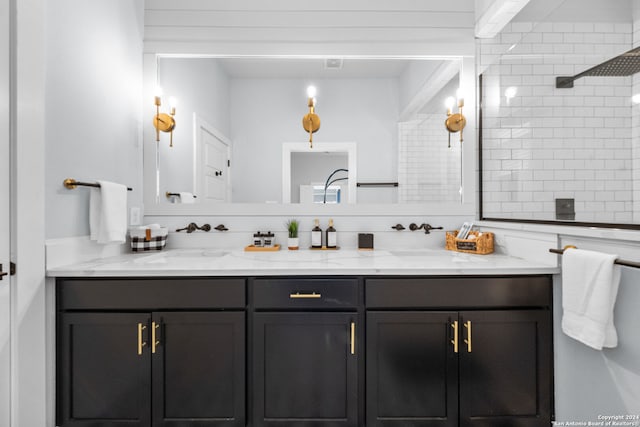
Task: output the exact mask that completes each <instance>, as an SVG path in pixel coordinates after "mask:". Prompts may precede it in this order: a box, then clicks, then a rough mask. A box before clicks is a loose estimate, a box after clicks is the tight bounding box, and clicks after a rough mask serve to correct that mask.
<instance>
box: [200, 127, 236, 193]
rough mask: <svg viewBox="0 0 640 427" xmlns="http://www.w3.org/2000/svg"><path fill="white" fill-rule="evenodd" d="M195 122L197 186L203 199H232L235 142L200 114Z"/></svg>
mask: <svg viewBox="0 0 640 427" xmlns="http://www.w3.org/2000/svg"><path fill="white" fill-rule="evenodd" d="M194 122H195V132H194V135H195V144H194V147H195V159H194V165H195V168H194V172H195V176H194V181H195V182H194V187H195V191H196V196H197V197H198V199H199V200H201V201H213V202H218V203H223V202H229V201H231V179H230V178H231V177H230V176H229V175H230V174H229V171H230V161H231V141H229V140H228V139H227V138H226V137H225V136H224V135H222V134H221V133H220V132H219V131H218V130H217V129H215V128H214V127H213V126H211V125H209V124H207V122H205V121H204V120H202V119H200V118H199V117H198V116H194Z"/></svg>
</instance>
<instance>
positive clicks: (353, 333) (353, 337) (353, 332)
mask: <svg viewBox="0 0 640 427" xmlns="http://www.w3.org/2000/svg"><path fill="white" fill-rule="evenodd" d="M351 354H356V322H351Z"/></svg>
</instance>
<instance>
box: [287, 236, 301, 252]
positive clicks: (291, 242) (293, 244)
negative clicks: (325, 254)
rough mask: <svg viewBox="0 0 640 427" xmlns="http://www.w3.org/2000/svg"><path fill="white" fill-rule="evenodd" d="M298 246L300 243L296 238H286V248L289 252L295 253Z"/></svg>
mask: <svg viewBox="0 0 640 427" xmlns="http://www.w3.org/2000/svg"><path fill="white" fill-rule="evenodd" d="M299 244H300V241H299V238H298V237H289V238H287V248H289V250H290V251H297V250H298V247H299Z"/></svg>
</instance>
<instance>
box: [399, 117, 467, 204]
mask: <svg viewBox="0 0 640 427" xmlns="http://www.w3.org/2000/svg"><path fill="white" fill-rule="evenodd" d="M442 108H443V113H442V114H421V115H418V117H417V118H416V119H415V120H411V121H407V122H401V123H399V124H398V133H399V135H398V146H399V149H398V162H399V164H398V184H399V186H398V199H399V202H400V203H421V202H442V201H460V197H461V196H460V186H461V170H460V164H461V159H460V151H461V150H460V148H461V145H460V144H461V143H460V134H459V133H456V134H452V135H451V147H450V148H448V142H447V141H448V133H447V130H446V128H445V126H444V119H445V114H444V113H445V108H444V106H443V107H442ZM463 144H464V142H463Z"/></svg>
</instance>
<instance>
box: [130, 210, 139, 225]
mask: <svg viewBox="0 0 640 427" xmlns="http://www.w3.org/2000/svg"><path fill="white" fill-rule="evenodd" d="M141 222H142V221H141V218H140V208H139V207H133V208H131V209H130V210H129V225H140V224H141Z"/></svg>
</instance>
